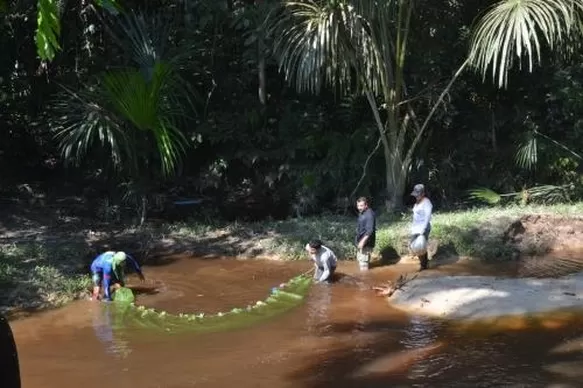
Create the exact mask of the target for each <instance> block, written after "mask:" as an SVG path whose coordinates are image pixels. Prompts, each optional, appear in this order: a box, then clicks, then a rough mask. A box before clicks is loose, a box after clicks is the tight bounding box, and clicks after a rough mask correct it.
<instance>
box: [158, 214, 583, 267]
mask: <svg viewBox="0 0 583 388" xmlns="http://www.w3.org/2000/svg"><path fill="white" fill-rule="evenodd" d="M528 214H554V215H566V216H575V215H580V214H583V203H575V204H564V205H552V206H508V207H494V208H479V209H471V210H464V211H457V212H445V213H439V212H436V213H435V214H434V215H433V219H432V231H431V236H430V240H434V241H438V242H439V246H440V249H442V250H444V251H449V252H448V253H454V254H458V255H460V256H472V257H478V258H483V259H487V260H492V259H507V258H510V255H511V251H512V247H510V246H506V245H505V244H504V243H503V237H504V233H505V231H506V230H507V228H508V227H509V225H510V224H511V223H512V222H513V221H515V220H517V219H519V218H520V217H521V216H524V215H528ZM409 225H410V214H403V215H401V216H400V217H390V218H389V217H383V216H381V217H379V218H378V219H377V244H376V248H375V251H376V253H377V254H381V253H382V254H384V253H387V252H388V251H392V252H393V254H398V255H403V254H406V253H407V241H408V228H409ZM355 227H356V219H355V217H341V216H326V217H317V218H303V219H290V220H285V221H274V222H261V223H247V224H238V223H232V224H229V225H216V226H215V227H214V228H212V227H209V226H208V225H201V224H197V223H183V224H175V225H173V226H171V227H170V228H169V229H168V231H169V233H170V234H171V235H173V236H176V237H179V238H186V239H188V238H194V239H199V240H202V241H205V240H206V242H207V243H208V244H210V245H211V246H212V245H213V244H214V240H213V238H211V236H212V235H213V233H216V231H217V230H221V231H222V236H223V240H222V241H229V240H230V243H227V244H226V245H227V246H225V247H224V253H227V254H245V255H249V256H253V255H265V256H277V257H279V258H283V259H292V260H293V259H300V258H305V252H304V246H305V244H306V243H307V242H308V241H309V240H310V239H312V238H320V239H321V240H322V241H323V242H324V244H326V245H328V246H329V247H331V248H333V249H334V251H335V252H336V254H337V255H338V256H339V257H341V258H348V259H352V258H354V256H355V248H354V232H355ZM249 241H254V242H255V243H254V244H250V243H249ZM248 245H252V249H248V248H247V246H248ZM215 248H219V247H218V246H215ZM532 253H536V252H532Z"/></svg>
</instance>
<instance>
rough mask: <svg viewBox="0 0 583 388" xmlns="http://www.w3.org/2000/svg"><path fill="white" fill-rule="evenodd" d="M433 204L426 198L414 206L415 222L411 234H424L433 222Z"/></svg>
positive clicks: (412, 224)
mask: <svg viewBox="0 0 583 388" xmlns="http://www.w3.org/2000/svg"><path fill="white" fill-rule="evenodd" d="M432 211H433V204H432V203H431V201H430V200H429V198H427V197H425V198H423V199H422V200H421V202H419V203H416V204H415V206H413V222H412V223H411V234H412V235H413V234H423V233H425V230H426V229H427V226H428V225H429V223H430V222H431V213H432Z"/></svg>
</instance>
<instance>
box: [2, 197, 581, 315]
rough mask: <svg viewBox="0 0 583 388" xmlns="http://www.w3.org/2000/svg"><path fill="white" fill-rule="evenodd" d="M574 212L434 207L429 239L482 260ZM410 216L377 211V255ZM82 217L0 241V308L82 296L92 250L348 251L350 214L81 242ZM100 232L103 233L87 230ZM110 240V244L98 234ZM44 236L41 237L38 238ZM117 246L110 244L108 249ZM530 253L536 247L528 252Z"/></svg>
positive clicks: (507, 252) (394, 248)
mask: <svg viewBox="0 0 583 388" xmlns="http://www.w3.org/2000/svg"><path fill="white" fill-rule="evenodd" d="M543 213H544V214H553V215H564V216H577V215H581V214H583V203H576V204H569V205H554V206H525V207H521V206H510V207H504V208H502V207H495V208H481V209H473V210H465V211H458V212H447V213H445V212H444V213H440V212H436V214H434V216H433V221H432V232H431V236H430V243H431V242H437V244H438V250H439V252H444V253H447V254H454V255H459V256H471V257H476V258H482V259H487V260H508V259H511V258H512V257H513V256H512V253H513V249H515V248H514V247H512V246H509V245H508V244H506V243H505V242H504V234H505V232H506V230H507V229H508V227H509V225H510V224H511V223H512V222H513V221H515V220H517V219H519V217H521V216H523V215H528V214H543ZM409 223H410V214H409V213H406V214H403V215H401V216H398V217H391V218H388V217H384V216H380V217H379V219H378V220H377V247H376V249H375V250H376V253H377V254H381V256H383V257H388V256H391V255H392V256H397V255H403V254H405V253H407V240H408V239H407V236H408V227H409ZM83 225H84V223H83V220H80V221H79V233H78V234H77V235H75V236H76V237H75V236H72V235H71V233H69V232H63V231H59V230H58V227H57V228H56V229H55V230H53V231H51V232H50V233H49V232H47V235H46V238H45V240H43V237H40V239H37V240H36V241H32V242H31V241H17V240H13V241H10V242H8V240H7V239H4V240H1V239H0V311H6V310H8V309H12V308H18V307H23V308H30V307H34V308H38V307H47V306H57V305H62V304H64V303H66V302H68V301H70V300H72V299H75V298H77V297H79V296H80V295H82V294H83V293H84V292H86V290H87V289H88V287H89V286H90V277H89V274H88V269H87V266H88V260H90V258H91V256H92V255H94V254H96V252H99V251H102V250H105V248H106V247H111V248H112V249H125V250H128V251H130V252H132V253H136V255H137V257H138V258H139V259H143V257H141V256H140V252H151V251H156V250H165V249H167V248H173V249H174V250H175V251H181V250H182V251H192V252H194V253H205V254H215V255H231V256H234V255H242V256H248V257H257V256H264V257H269V256H272V257H278V258H280V259H291V260H293V259H306V255H305V252H304V246H305V244H306V243H307V242H308V241H309V240H310V239H312V238H315V237H317V238H320V239H322V241H324V243H325V244H326V245H328V246H330V247H331V248H333V249H334V251H335V252H336V253H337V255H338V256H339V257H340V258H346V259H351V258H353V257H354V256H355V249H354V244H353V241H354V232H355V227H356V219H355V217H341V216H323V217H317V218H303V219H290V220H286V221H272V222H256V223H230V224H218V225H205V224H201V223H197V222H186V223H175V224H163V225H160V224H152V225H147V226H145V227H143V228H140V229H136V228H127V229H125V230H123V231H116V232H115V233H114V234H113V237H112V235H111V234H109V237H98V238H93V240H91V241H89V240H88V238H86V237H83V236H86V235H87V230H86V227H84V226H83ZM94 232H96V234H94V235H97V236H99V235H100V234H99V233H100V232H103V236H107V235H108V233H107V231H94ZM105 239H109V240H110V241H109V242H110V243H111V239H113V245H111V244H110V245H107V244H104V240H105ZM43 241H44V242H43ZM114 246H115V247H117V248H114ZM530 253H536V247H534V248H533V252H530Z"/></svg>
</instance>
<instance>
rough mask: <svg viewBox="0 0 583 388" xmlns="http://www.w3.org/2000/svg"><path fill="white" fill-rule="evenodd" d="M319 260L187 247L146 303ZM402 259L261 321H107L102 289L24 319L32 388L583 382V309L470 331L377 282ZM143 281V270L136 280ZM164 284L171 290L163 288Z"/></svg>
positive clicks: (244, 288)
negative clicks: (404, 306)
mask: <svg viewBox="0 0 583 388" xmlns="http://www.w3.org/2000/svg"><path fill="white" fill-rule="evenodd" d="M309 268H310V264H309V263H308V262H291V263H282V262H271V261H236V260H202V259H194V258H181V259H179V260H176V261H174V262H172V263H171V264H168V265H159V266H156V267H146V269H145V271H146V274H147V276H148V278H149V279H148V282H147V283H146V284H139V283H135V284H136V286H139V287H141V288H140V289H139V291H141V293H140V294H139V295H138V301H139V303H140V304H145V305H147V306H151V307H156V308H159V309H164V310H167V311H172V312H180V311H209V312H211V311H225V310H229V309H231V308H233V307H235V306H244V305H247V304H249V303H250V302H254V301H256V300H261V299H264V298H265V297H266V296H267V295H268V293H269V290H270V288H271V287H273V286H276V285H278V284H279V283H281V282H282V281H285V280H286V279H289V278H290V277H292V276H294V275H297V274H299V273H301V272H304V271H305V270H307V269H309ZM414 269H415V265H413V264H411V265H409V264H398V265H394V266H387V267H379V268H374V269H372V270H371V271H369V272H368V273H365V274H360V273H358V272H356V271H355V264H354V263H341V265H340V266H339V271H338V272H339V273H341V275H343V276H341V278H340V279H339V281H338V282H337V283H336V284H333V285H331V286H324V285H316V286H314V287H313V288H312V290H311V292H310V295H309V296H308V298H307V300H306V302H305V303H304V304H303V305H302V306H301V307H298V308H296V309H294V310H292V311H290V312H288V313H285V314H283V315H280V316H278V317H276V318H274V319H272V320H269V321H267V322H264V323H260V324H258V325H257V326H254V327H251V328H246V329H240V330H235V331H230V332H221V333H210V334H200V333H187V334H180V335H167V334H165V333H160V332H157V331H151V332H148V331H139V332H134V333H131V332H130V333H128V332H125V333H124V334H123V335H115V334H113V333H112V332H111V331H108V330H107V322H106V321H104V320H103V315H102V314H101V312H102V311H103V309H101V308H100V306H99V305H97V304H95V303H92V302H89V301H79V302H75V303H72V304H70V305H68V306H66V307H64V308H62V309H58V310H54V311H49V312H45V313H40V314H36V315H33V316H31V317H28V318H23V319H19V320H16V321H13V322H12V323H11V325H12V328H13V331H14V336H15V338H16V341H17V346H18V350H19V356H20V363H21V374H22V381H23V387H25V388H36V387H47V388H51V387H59V388H62V387H83V388H92V387H103V386H104V385H113V386H116V387H118V388H121V387H152V388H154V387H169V388H181V387H217V388H219V387H220V388H222V387H270V388H287V387H289V388H325V387H335V388H338V387H581V386H583V383H582V381H583V380H582V377H583V318H582V317H580V316H576V315H575V316H574V315H568V316H566V317H567V318H561V317H559V316H558V315H556V314H555V315H554V316H553V317H550V318H553V319H554V320H553V321H552V322H554V324H550V325H541V324H532V325H530V326H529V325H526V326H525V325H522V326H520V327H516V328H515V329H513V330H512V329H510V328H508V327H511V326H508V327H505V328H504V329H501V328H500V327H482V328H480V329H473V330H461V329H459V328H454V327H453V326H450V325H448V324H445V323H444V322H439V321H435V320H431V319H427V318H422V317H417V316H408V315H406V314H404V313H402V312H399V311H396V310H394V309H391V307H390V305H389V304H388V303H387V301H386V300H385V299H384V298H380V297H376V296H375V294H374V293H373V292H372V291H371V290H370V287H371V286H372V285H375V284H378V283H381V282H384V281H385V280H390V279H394V278H396V277H397V276H398V275H399V274H401V273H403V272H409V271H414ZM432 273H433V274H437V275H439V274H490V275H492V274H496V275H501V276H515V275H520V271H519V269H518V268H517V267H516V266H515V265H514V266H511V265H506V266H485V265H477V264H470V263H467V262H459V263H449V264H448V263H444V264H443V265H442V266H440V267H437V268H435V269H432V270H430V271H428V272H427V274H428V275H431V274H432ZM132 280H133V279H132ZM155 291H158V292H157V293H156V292H155Z"/></svg>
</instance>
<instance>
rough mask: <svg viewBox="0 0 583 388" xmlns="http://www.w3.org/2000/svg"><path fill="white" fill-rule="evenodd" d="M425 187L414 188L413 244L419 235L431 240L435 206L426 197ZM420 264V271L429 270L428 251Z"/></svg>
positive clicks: (422, 256)
mask: <svg viewBox="0 0 583 388" xmlns="http://www.w3.org/2000/svg"><path fill="white" fill-rule="evenodd" d="M425 194H426V192H425V186H424V185H423V184H421V183H418V184H416V185H415V186H414V187H413V191H412V192H411V196H413V197H415V205H414V206H413V222H412V223H411V242H413V241H415V239H416V238H417V237H418V236H419V235H421V234H422V235H424V236H425V240H429V233H430V232H431V213H432V211H433V204H432V203H431V201H430V200H429V198H427V197H426V195H425ZM419 262H420V264H421V268H420V270H421V271H423V270H425V269H427V266H428V264H429V258H428V257H427V251H425V253H423V254H422V255H419Z"/></svg>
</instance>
